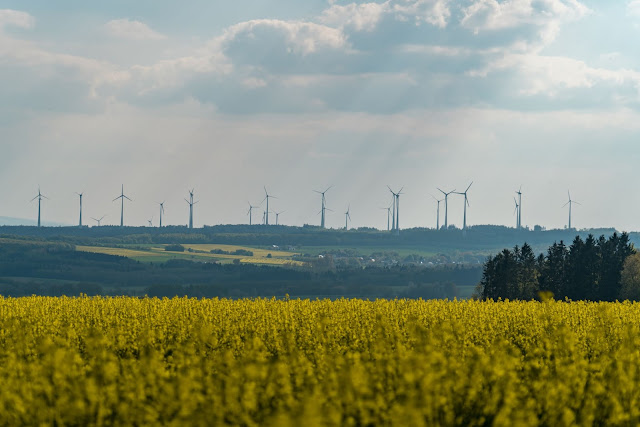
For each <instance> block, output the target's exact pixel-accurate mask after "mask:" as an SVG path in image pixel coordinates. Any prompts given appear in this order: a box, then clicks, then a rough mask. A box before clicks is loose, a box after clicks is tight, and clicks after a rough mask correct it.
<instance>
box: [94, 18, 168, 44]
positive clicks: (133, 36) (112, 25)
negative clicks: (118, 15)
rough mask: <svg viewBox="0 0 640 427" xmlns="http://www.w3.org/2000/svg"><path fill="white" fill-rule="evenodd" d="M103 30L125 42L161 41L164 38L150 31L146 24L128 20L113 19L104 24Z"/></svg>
mask: <svg viewBox="0 0 640 427" xmlns="http://www.w3.org/2000/svg"><path fill="white" fill-rule="evenodd" d="M105 29H106V30H107V32H108V33H109V34H111V35H112V36H114V37H118V38H122V39H127V40H163V39H166V36H164V35H163V34H160V33H158V32H156V31H154V30H152V29H151V28H150V27H149V26H148V25H147V24H145V23H143V22H140V21H132V20H129V19H114V20H113V21H109V22H107V23H106V24H105Z"/></svg>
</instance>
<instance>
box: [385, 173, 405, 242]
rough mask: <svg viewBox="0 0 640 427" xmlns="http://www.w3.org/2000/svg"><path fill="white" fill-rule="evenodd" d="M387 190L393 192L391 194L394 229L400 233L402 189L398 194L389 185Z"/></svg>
mask: <svg viewBox="0 0 640 427" xmlns="http://www.w3.org/2000/svg"><path fill="white" fill-rule="evenodd" d="M387 188H388V189H389V191H391V194H392V195H393V229H394V230H395V231H396V233H399V232H400V195H401V194H402V188H404V187H402V188H401V189H400V191H398V192H397V193H396V192H394V191H393V190H392V189H391V187H389V186H388V185H387Z"/></svg>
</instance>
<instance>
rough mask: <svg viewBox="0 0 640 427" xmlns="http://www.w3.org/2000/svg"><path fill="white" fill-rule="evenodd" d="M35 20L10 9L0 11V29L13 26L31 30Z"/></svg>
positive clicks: (23, 13) (24, 13)
mask: <svg viewBox="0 0 640 427" xmlns="http://www.w3.org/2000/svg"><path fill="white" fill-rule="evenodd" d="M34 24H35V19H34V18H33V16H31V15H29V14H28V13H26V12H22V11H19V10H12V9H0V29H2V28H3V27H5V26H9V25H13V26H15V27H19V28H27V29H28V28H33V26H34Z"/></svg>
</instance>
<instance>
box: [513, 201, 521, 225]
mask: <svg viewBox="0 0 640 427" xmlns="http://www.w3.org/2000/svg"><path fill="white" fill-rule="evenodd" d="M513 203H515V204H516V208H515V209H514V210H513V214H514V215H516V214H517V213H518V208H519V207H520V205H519V204H518V201H517V200H516V198H515V197H514V198H513ZM518 228H520V217H519V216H517V215H516V229H518Z"/></svg>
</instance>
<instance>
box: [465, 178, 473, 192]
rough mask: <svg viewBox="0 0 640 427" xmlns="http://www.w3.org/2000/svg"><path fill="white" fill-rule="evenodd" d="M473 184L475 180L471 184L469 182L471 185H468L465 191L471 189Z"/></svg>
mask: <svg viewBox="0 0 640 427" xmlns="http://www.w3.org/2000/svg"><path fill="white" fill-rule="evenodd" d="M472 185H473V181H471V184H469V186H468V187H467V189H466V190H464V192H465V193H466V192H467V191H469V189H470V188H471V186H472Z"/></svg>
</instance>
